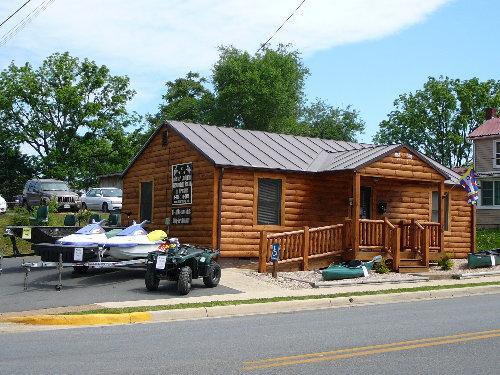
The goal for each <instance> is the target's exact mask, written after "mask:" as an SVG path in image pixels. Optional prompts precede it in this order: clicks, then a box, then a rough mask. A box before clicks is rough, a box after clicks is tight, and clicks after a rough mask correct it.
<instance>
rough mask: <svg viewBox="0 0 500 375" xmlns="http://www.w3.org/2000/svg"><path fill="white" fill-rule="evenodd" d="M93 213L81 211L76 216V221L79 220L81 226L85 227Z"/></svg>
mask: <svg viewBox="0 0 500 375" xmlns="http://www.w3.org/2000/svg"><path fill="white" fill-rule="evenodd" d="M91 215H92V212H91V211H89V210H80V211H78V212H77V214H76V220H78V224H79V225H82V224H83V225H85V224H87V223H88V221H89V219H90V216H91Z"/></svg>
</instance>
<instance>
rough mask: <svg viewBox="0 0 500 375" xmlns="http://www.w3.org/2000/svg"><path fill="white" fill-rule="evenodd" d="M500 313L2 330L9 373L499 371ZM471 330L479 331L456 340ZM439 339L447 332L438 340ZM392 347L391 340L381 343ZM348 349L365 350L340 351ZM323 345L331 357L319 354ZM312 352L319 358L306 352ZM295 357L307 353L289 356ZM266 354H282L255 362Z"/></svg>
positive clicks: (406, 310) (379, 309) (3, 362)
mask: <svg viewBox="0 0 500 375" xmlns="http://www.w3.org/2000/svg"><path fill="white" fill-rule="evenodd" d="M499 311H500V294H496V295H488V296H474V297H462V298H455V299H443V300H435V301H422V302H411V303H400V304H386V305H371V306H358V307H351V308H343V309H331V310H318V311H307V312H298V313H288V314H270V315H258V316H257V315H255V316H246V317H234V318H222V319H211V320H208V319H207V320H197V321H184V322H173V323H156V324H137V325H128V326H114V327H104V328H78V329H69V330H56V331H45V332H30V333H15V334H14V333H9V334H0V348H1V350H0V366H1V368H0V372H1V373H5V374H237V373H255V374H335V375H337V374H363V375H365V374H367V373H368V374H453V375H458V374H498V373H499V369H500V356H499V355H498V348H499V347H500V318H499V313H498V312H499ZM493 330H496V331H493ZM477 332H481V333H477ZM462 333H472V334H470V335H461V336H455V337H449V336H450V335H457V334H462ZM436 337H439V339H434V340H430V339H429V338H436ZM410 340H420V341H412V342H410V343H409V342H408V341H410ZM400 342H404V343H400ZM392 343H399V344H392ZM383 344H389V345H385V346H376V347H374V345H383ZM366 346H370V347H369V348H367V347H366ZM345 348H357V349H347V350H345V351H340V352H339V351H338V350H342V349H345ZM318 352H323V354H319V355H317V354H314V353H318ZM324 352H330V353H324ZM307 353H310V355H309V356H308V355H306V356H304V354H307ZM295 355H299V357H297V358H288V359H283V358H282V357H283V356H295ZM266 358H278V359H272V360H271V361H270V362H260V363H257V362H255V361H261V360H263V359H266ZM247 361H249V362H250V363H245V362H247ZM290 362H292V363H290ZM293 362H296V363H293ZM269 365H276V367H269ZM261 366H264V368H259V367H261Z"/></svg>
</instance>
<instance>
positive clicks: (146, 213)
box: [140, 181, 153, 222]
mask: <svg viewBox="0 0 500 375" xmlns="http://www.w3.org/2000/svg"><path fill="white" fill-rule="evenodd" d="M140 201H141V212H140V220H141V221H144V220H148V221H150V222H151V221H152V220H151V219H152V217H153V183H152V182H151V181H149V182H141V199H140Z"/></svg>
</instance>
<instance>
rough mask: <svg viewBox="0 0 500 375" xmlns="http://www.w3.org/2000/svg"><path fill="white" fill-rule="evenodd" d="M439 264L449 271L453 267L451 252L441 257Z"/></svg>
mask: <svg viewBox="0 0 500 375" xmlns="http://www.w3.org/2000/svg"><path fill="white" fill-rule="evenodd" d="M438 266H439V267H441V269H442V270H444V271H448V270H451V269H452V268H453V259H451V256H450V255H449V254H445V255H444V256H443V257H442V258H441V259H439V260H438Z"/></svg>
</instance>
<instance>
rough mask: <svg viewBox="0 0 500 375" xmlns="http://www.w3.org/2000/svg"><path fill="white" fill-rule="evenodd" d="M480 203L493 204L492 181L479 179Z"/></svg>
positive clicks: (484, 204) (483, 204)
mask: <svg viewBox="0 0 500 375" xmlns="http://www.w3.org/2000/svg"><path fill="white" fill-rule="evenodd" d="M481 205H482V206H492V205H493V181H481Z"/></svg>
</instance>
